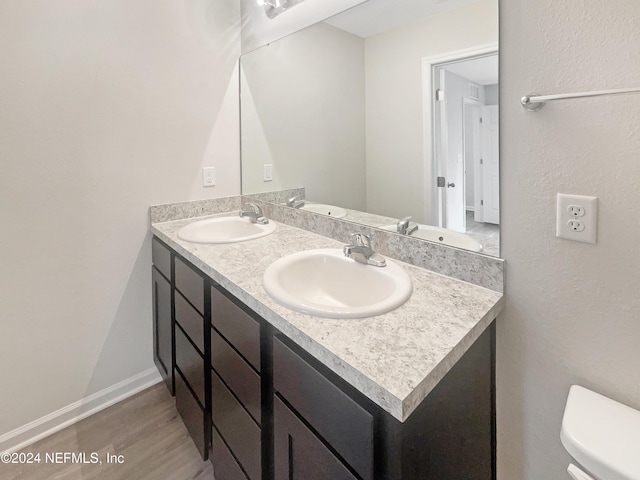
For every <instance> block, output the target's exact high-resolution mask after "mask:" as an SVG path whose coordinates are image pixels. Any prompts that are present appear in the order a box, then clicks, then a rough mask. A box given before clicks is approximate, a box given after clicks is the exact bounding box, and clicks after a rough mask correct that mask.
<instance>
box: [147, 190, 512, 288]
mask: <svg viewBox="0 0 640 480" xmlns="http://www.w3.org/2000/svg"><path fill="white" fill-rule="evenodd" d="M292 196H299V197H302V198H304V189H295V190H285V191H280V192H270V193H261V194H255V195H244V196H235V197H225V198H217V199H210V200H198V201H193V202H181V203H175V204H168V205H156V206H152V207H151V209H150V216H151V223H157V222H167V221H171V220H179V219H183V218H192V217H202V216H206V215H215V214H219V213H226V212H232V211H235V210H240V208H241V205H243V204H245V203H247V202H251V203H256V204H257V205H259V206H260V207H262V210H263V212H264V214H265V216H266V217H267V218H269V219H272V220H275V221H276V222H280V223H284V224H286V225H291V226H293V227H297V228H301V229H304V230H308V231H310V232H313V233H317V234H319V235H322V236H325V237H328V238H332V239H334V240H338V241H340V242H344V243H345V244H346V243H351V241H352V239H351V234H352V233H355V232H363V233H365V234H367V235H369V236H370V238H371V243H372V245H373V248H374V250H375V251H377V252H379V253H381V254H382V255H386V256H388V257H390V258H394V259H397V260H400V261H402V262H406V263H409V264H412V265H416V266H418V267H422V268H426V269H428V270H431V271H433V272H436V273H439V274H442V275H446V276H448V277H452V278H456V279H458V280H462V281H465V282H469V283H471V284H474V285H478V286H481V287H484V288H488V289H490V290H493V291H496V292H502V291H503V282H504V260H502V259H499V258H494V257H489V256H486V255H482V254H478V253H473V252H469V251H466V250H461V249H457V248H453V247H449V246H445V245H439V244H436V243H431V242H427V241H424V240H421V239H418V238H414V237H410V236H407V235H398V234H396V233H394V232H388V231H385V230H381V229H378V228H372V227H368V226H365V225H359V224H354V223H352V222H351V221H349V218H348V217H347V218H345V219H338V218H334V217H331V216H327V215H320V214H316V213H312V212H307V211H304V210H300V209H295V208H290V207H287V206H286V205H284V204H285V203H286V201H287V199H289V198H291V197H292Z"/></svg>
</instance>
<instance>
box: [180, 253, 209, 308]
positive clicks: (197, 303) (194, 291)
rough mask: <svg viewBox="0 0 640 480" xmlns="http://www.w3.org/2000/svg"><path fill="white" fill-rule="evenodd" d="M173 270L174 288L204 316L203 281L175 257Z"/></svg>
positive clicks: (196, 273)
mask: <svg viewBox="0 0 640 480" xmlns="http://www.w3.org/2000/svg"><path fill="white" fill-rule="evenodd" d="M175 269H176V288H177V289H178V290H180V293H182V295H184V298H186V299H187V300H189V302H191V304H192V305H193V306H194V307H196V309H197V310H198V312H200V313H201V314H204V280H203V279H202V277H201V276H200V274H199V273H198V272H196V271H195V270H193V269H192V268H191V267H189V266H188V265H187V264H186V263H184V262H183V261H182V260H181V259H179V258H178V257H176V262H175Z"/></svg>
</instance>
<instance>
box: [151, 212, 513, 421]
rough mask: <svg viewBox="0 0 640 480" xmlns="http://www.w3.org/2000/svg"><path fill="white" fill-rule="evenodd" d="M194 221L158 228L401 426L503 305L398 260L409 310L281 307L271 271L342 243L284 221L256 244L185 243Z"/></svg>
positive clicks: (487, 293)
mask: <svg viewBox="0 0 640 480" xmlns="http://www.w3.org/2000/svg"><path fill="white" fill-rule="evenodd" d="M232 213H233V214H235V213H236V212H232ZM223 215H224V214H223ZM192 221H193V219H192V218H191V219H184V220H177V221H170V222H164V223H154V224H152V225H151V231H152V233H153V234H154V235H156V236H158V237H159V238H160V239H161V240H163V241H164V242H165V243H167V244H168V245H169V246H171V247H172V248H173V249H175V250H176V251H177V252H178V253H179V254H180V255H182V256H183V257H185V258H186V259H187V260H189V261H190V262H192V263H193V264H194V265H195V266H196V267H198V268H199V269H200V270H202V271H203V272H204V273H205V274H207V275H208V276H210V277H211V278H212V279H213V280H214V281H216V282H218V283H219V284H220V285H222V286H223V287H224V288H226V289H227V290H229V292H230V293H232V294H233V295H235V296H236V297H237V298H238V299H239V300H241V301H242V302H244V303H245V304H247V306H248V307H250V308H251V309H253V310H254V311H255V312H256V313H258V314H259V315H260V316H262V317H263V318H264V319H265V320H266V321H267V322H269V323H270V324H272V325H273V326H274V327H275V328H277V329H278V330H280V331H281V332H282V333H283V334H284V335H286V336H287V337H289V338H290V339H291V340H292V341H294V342H295V343H297V344H298V345H300V346H301V347H302V348H304V349H305V350H306V351H307V352H308V353H309V354H311V355H312V356H313V357H315V358H316V359H317V360H319V361H320V362H321V363H323V364H324V365H326V366H327V367H328V368H330V369H331V370H332V371H333V372H335V373H336V374H337V375H339V376H340V377H341V378H343V379H344V380H345V381H347V382H348V383H349V384H351V385H353V386H354V387H355V388H356V389H357V390H359V391H360V392H362V393H363V394H364V395H366V396H367V397H368V398H370V399H371V400H372V401H373V402H375V403H376V404H378V405H379V406H380V407H381V408H382V409H384V410H385V411H387V412H388V413H389V414H391V415H392V416H394V417H395V418H397V419H398V420H400V421H404V420H405V419H406V418H407V417H408V416H409V415H410V414H411V412H412V411H413V410H414V409H415V408H416V407H417V406H418V405H419V404H420V402H421V401H422V400H423V399H424V398H425V397H426V396H427V395H428V393H429V392H430V391H431V390H432V389H433V388H434V387H435V386H436V385H437V383H438V382H439V381H440V380H441V379H442V378H443V377H444V375H445V374H446V373H447V372H448V371H449V370H450V369H451V367H452V366H453V365H454V364H455V363H456V362H457V361H458V360H459V359H460V357H462V355H463V354H464V353H465V352H466V350H467V349H468V348H469V347H470V346H471V345H472V344H473V342H475V340H476V339H477V338H478V337H479V336H480V334H481V333H482V332H483V331H484V330H485V329H486V327H487V326H488V325H489V324H490V323H491V321H492V320H493V319H494V318H495V317H496V316H497V315H498V313H499V312H500V311H501V310H502V308H503V297H502V295H501V294H500V293H498V292H495V291H492V290H489V289H486V288H483V287H479V286H476V285H472V284H470V283H466V282H463V281H460V280H456V279H453V278H449V277H446V276H443V275H441V274H438V273H434V272H431V271H428V270H425V269H422V268H419V267H415V266H413V265H409V264H405V263H402V262H399V261H397V260H394V261H395V262H396V263H398V264H399V265H401V266H402V267H403V268H404V269H405V270H406V271H407V272H408V273H409V275H410V276H411V278H412V281H413V286H414V292H413V294H412V296H411V298H410V299H409V300H408V301H407V302H406V303H405V304H404V305H402V306H401V307H399V308H397V309H396V310H394V311H392V312H389V313H387V314H384V315H379V316H376V317H370V318H366V319H353V320H334V319H324V318H318V317H313V316H310V315H304V314H301V313H298V312H294V311H292V310H289V309H287V308H285V307H283V306H280V305H278V304H277V303H275V301H273V300H272V299H271V298H270V297H269V296H268V295H267V294H266V293H265V291H264V289H263V288H262V275H263V273H264V271H265V270H266V268H267V267H268V266H269V265H270V264H271V263H272V262H273V261H275V260H277V259H278V258H281V257H283V256H286V255H289V254H291V253H295V252H298V251H302V250H310V249H316V248H341V247H342V243H340V242H337V241H335V240H332V239H329V238H326V237H323V236H321V235H317V234H314V233H311V232H308V231H306V230H301V229H299V228H296V227H292V226H288V225H285V224H281V223H278V229H277V230H276V232H275V233H273V234H271V235H268V236H266V237H262V238H259V239H256V240H252V241H250V242H240V243H230V244H223V245H204V244H195V243H190V242H185V241H182V240H179V239H178V237H177V231H178V230H179V229H180V228H181V227H182V226H184V225H186V224H188V223H190V222H192Z"/></svg>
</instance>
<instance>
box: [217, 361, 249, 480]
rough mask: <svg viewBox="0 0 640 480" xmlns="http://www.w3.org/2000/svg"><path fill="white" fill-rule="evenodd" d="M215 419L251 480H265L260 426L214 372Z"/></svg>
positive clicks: (219, 429)
mask: <svg viewBox="0 0 640 480" xmlns="http://www.w3.org/2000/svg"><path fill="white" fill-rule="evenodd" d="M211 412H212V413H211V419H212V421H213V425H214V426H215V428H217V429H218V431H219V432H220V434H221V435H222V437H223V438H224V439H225V441H226V442H227V445H229V448H230V449H231V451H232V452H233V454H234V455H235V457H236V458H237V459H238V461H239V462H240V465H241V466H242V468H243V469H244V471H245V472H246V473H247V475H248V476H249V478H250V479H251V480H260V479H261V478H262V473H261V472H262V460H261V459H262V456H261V454H260V452H261V447H260V445H261V443H260V440H261V439H260V427H258V425H256V422H254V421H253V420H252V419H251V417H250V416H249V414H248V413H247V411H246V410H245V409H244V408H243V407H242V406H241V405H240V403H238V401H237V400H236V399H235V397H234V396H233V394H232V393H231V392H230V391H229V389H228V388H227V387H226V386H225V385H224V384H223V383H222V381H221V380H220V377H218V375H217V374H216V373H215V372H213V371H212V372H211Z"/></svg>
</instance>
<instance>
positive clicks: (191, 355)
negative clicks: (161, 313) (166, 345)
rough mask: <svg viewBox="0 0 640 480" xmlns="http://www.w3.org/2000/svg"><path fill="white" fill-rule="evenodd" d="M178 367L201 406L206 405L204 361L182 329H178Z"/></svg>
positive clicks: (176, 334)
mask: <svg viewBox="0 0 640 480" xmlns="http://www.w3.org/2000/svg"><path fill="white" fill-rule="evenodd" d="M175 338H176V366H177V367H178V368H179V369H180V371H181V372H182V375H184V378H185V379H186V380H187V382H188V383H189V386H190V387H191V389H192V390H193V391H194V392H195V393H196V395H197V397H198V400H199V401H200V404H201V405H206V403H205V400H204V375H205V368H204V359H203V358H202V356H201V355H200V354H199V353H198V350H196V348H195V347H194V346H193V345H191V342H189V340H187V337H186V336H185V334H184V333H183V332H182V330H181V329H180V327H176V331H175Z"/></svg>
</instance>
